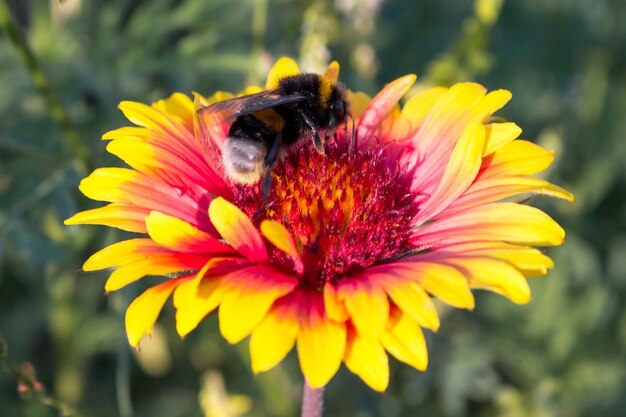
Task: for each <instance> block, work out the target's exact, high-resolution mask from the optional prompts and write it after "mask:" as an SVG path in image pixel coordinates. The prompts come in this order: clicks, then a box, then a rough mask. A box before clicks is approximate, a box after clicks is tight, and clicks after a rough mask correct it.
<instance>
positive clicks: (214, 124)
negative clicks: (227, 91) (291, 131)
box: [195, 90, 307, 153]
mask: <svg viewBox="0 0 626 417" xmlns="http://www.w3.org/2000/svg"><path fill="white" fill-rule="evenodd" d="M306 99H307V96H305V95H303V94H289V95H281V94H279V93H278V91H276V90H266V91H261V92H259V93H256V94H249V95H245V96H241V97H235V98H231V99H228V100H223V101H218V102H217V103H213V104H210V105H208V106H205V107H202V103H201V101H200V99H199V96H196V101H195V109H196V115H195V117H196V118H197V123H196V126H198V127H199V128H200V129H199V131H196V135H197V137H199V139H200V143H201V144H202V147H203V148H204V150H205V151H207V152H210V153H214V152H215V147H214V146H212V144H217V145H218V147H219V148H221V147H222V145H223V142H224V141H225V140H226V136H227V135H228V129H229V123H230V122H232V120H233V119H235V118H237V117H239V116H243V115H246V114H251V113H255V112H257V111H260V110H265V109H269V108H272V107H276V106H280V105H283V104H288V103H295V102H299V101H304V100H306Z"/></svg>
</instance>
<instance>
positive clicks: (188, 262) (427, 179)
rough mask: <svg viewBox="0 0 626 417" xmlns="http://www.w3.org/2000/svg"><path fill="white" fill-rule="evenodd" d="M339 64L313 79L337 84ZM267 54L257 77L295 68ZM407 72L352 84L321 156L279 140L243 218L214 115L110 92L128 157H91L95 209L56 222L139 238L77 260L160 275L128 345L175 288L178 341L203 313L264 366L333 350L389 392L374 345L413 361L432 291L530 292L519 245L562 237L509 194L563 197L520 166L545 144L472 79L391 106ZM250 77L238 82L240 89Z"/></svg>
mask: <svg viewBox="0 0 626 417" xmlns="http://www.w3.org/2000/svg"><path fill="white" fill-rule="evenodd" d="M338 70H339V67H338V65H337V64H336V63H333V64H331V65H330V66H329V69H328V71H327V72H326V74H325V76H326V77H328V78H331V79H336V77H337V75H338ZM297 73H298V67H297V64H296V63H295V62H294V61H293V60H291V59H288V58H282V59H280V60H279V61H278V62H277V63H276V64H275V66H274V67H273V69H272V70H271V72H270V74H269V77H268V86H271V85H273V84H274V83H276V80H278V79H280V77H284V76H288V75H292V74H297ZM414 81H415V76H413V75H408V76H404V77H401V78H399V79H397V80H395V81H393V82H391V83H390V84H388V85H387V86H386V87H385V88H384V89H383V90H382V91H381V92H380V93H379V94H378V95H376V96H375V97H374V98H373V99H370V98H369V97H367V96H366V95H365V94H363V93H349V98H350V105H351V109H352V115H353V119H352V121H350V122H349V123H348V125H349V126H346V127H345V129H344V128H340V129H339V130H338V132H337V134H336V137H335V140H333V141H330V143H327V145H326V154H325V155H321V154H319V153H318V152H316V151H315V150H314V148H313V147H312V146H311V145H310V144H309V142H310V141H307V140H303V141H302V143H301V144H300V146H296V147H294V148H291V149H289V150H286V151H285V152H284V155H283V157H282V158H281V159H280V161H279V162H278V163H277V165H276V167H275V168H274V170H273V174H272V175H273V187H272V191H271V193H270V196H269V198H268V200H267V201H266V203H265V205H264V206H263V209H262V211H261V215H260V216H259V218H258V220H257V219H256V218H255V221H253V220H252V219H251V218H252V215H253V213H254V212H255V211H256V209H257V207H259V204H261V201H260V197H259V192H258V187H256V186H241V185H237V184H232V183H230V182H229V180H228V179H227V177H226V176H225V175H224V169H223V166H222V165H221V161H220V152H221V146H222V144H223V143H224V140H225V138H226V134H227V132H228V127H229V125H228V123H227V121H225V120H224V119H223V118H221V116H220V115H219V114H215V115H209V116H206V117H207V119H205V120H204V122H205V124H204V127H205V129H204V130H203V129H202V128H201V124H200V121H199V120H198V117H199V116H198V113H197V112H196V109H197V108H199V107H201V106H204V105H207V104H209V103H212V102H215V101H219V100H222V99H224V98H228V97H231V95H229V94H227V93H222V92H218V93H216V94H215V95H213V96H212V97H210V98H208V99H205V98H203V97H201V96H199V95H196V97H195V103H194V102H192V100H191V99H190V98H189V97H187V96H186V95H183V94H180V93H176V94H174V95H172V96H171V97H170V98H168V99H166V100H161V101H159V102H157V103H155V104H153V105H152V106H147V105H144V104H140V103H134V102H122V103H121V104H120V109H121V110H122V112H124V114H125V115H126V117H127V118H128V119H129V120H130V121H131V122H133V123H134V124H135V125H136V126H132V127H122V128H120V129H116V130H113V131H110V132H108V133H106V134H105V135H104V138H105V139H110V140H111V142H109V144H108V146H107V150H108V151H109V152H111V153H112V154H114V155H116V156H118V157H119V158H120V159H122V160H123V161H124V162H126V163H127V164H128V165H129V166H130V168H99V169H96V170H95V171H94V172H93V173H92V174H91V175H89V176H88V177H87V178H85V179H84V180H82V182H81V184H80V190H81V191H82V192H83V193H84V194H85V195H86V196H87V197H89V198H91V199H94V200H99V201H106V202H109V203H110V204H108V205H106V206H104V207H100V208H96V209H93V210H87V211H83V212H81V213H78V214H76V215H75V216H73V217H71V218H70V219H68V220H67V221H66V224H99V225H106V226H111V227H117V228H120V229H122V230H126V231H130V232H136V233H139V234H142V235H143V237H137V238H133V239H129V240H126V241H122V242H119V243H115V244H113V245H111V246H108V247H106V248H104V249H102V250H100V251H99V252H97V253H95V254H94V255H92V256H91V257H90V258H89V259H88V260H87V261H86V262H85V264H84V266H83V269H84V270H85V271H94V270H100V269H105V268H115V270H114V271H113V272H112V274H111V276H110V277H109V279H108V280H107V282H106V285H105V288H106V291H115V290H118V289H120V288H122V287H124V286H126V285H127V284H130V283H132V282H134V281H137V280H139V279H141V278H143V277H145V276H147V275H169V277H168V278H167V279H165V280H164V281H162V282H160V283H158V284H156V285H154V286H153V287H151V288H149V289H148V290H146V291H145V292H144V293H143V294H141V295H140V296H139V297H137V298H136V299H135V300H134V301H133V302H132V303H131V305H130V306H129V307H128V310H127V313H126V329H127V333H128V340H129V342H130V344H131V345H132V346H135V347H137V346H138V344H139V341H140V339H141V338H142V336H144V335H145V334H149V333H150V332H151V330H152V327H153V325H154V323H155V321H156V319H157V316H158V315H159V312H160V310H161V309H162V307H163V305H164V303H165V302H166V300H167V299H168V298H169V297H170V296H171V295H172V294H173V301H174V307H175V309H176V329H177V331H178V333H179V334H180V335H181V336H185V335H186V334H188V333H189V332H191V331H192V330H193V329H195V328H196V327H197V326H198V324H199V323H200V321H201V320H203V319H204V318H205V317H206V316H207V315H209V314H210V313H212V312H217V315H218V318H219V327H220V332H221V333H222V335H223V336H224V338H226V340H227V341H228V342H230V343H237V342H240V341H242V340H243V339H245V338H246V337H248V336H250V354H251V359H252V369H253V371H254V372H255V373H256V372H261V371H266V370H268V369H270V368H272V367H274V366H275V365H276V364H277V363H279V362H280V361H281V360H282V359H283V358H284V357H285V355H287V353H288V352H289V351H291V349H292V348H293V347H294V345H297V352H298V357H299V361H300V367H301V369H302V371H303V373H304V376H305V378H306V379H307V382H308V383H309V384H310V386H312V387H313V388H317V387H321V386H324V385H325V384H326V383H327V382H328V381H329V380H330V379H331V378H332V377H333V375H335V373H336V372H337V370H338V369H339V367H340V365H341V363H342V362H343V363H345V365H346V366H347V368H348V369H349V370H350V371H352V372H354V373H355V374H357V375H358V376H359V377H360V378H361V379H362V380H363V381H364V382H365V383H366V384H368V385H369V386H370V387H372V388H373V389H375V390H378V391H382V390H384V389H385V388H386V387H387V384H388V379H389V367H388V356H387V354H388V353H389V354H391V355H393V356H394V357H395V358H397V359H398V360H399V361H402V362H405V363H407V364H409V365H411V366H413V367H414V368H416V369H418V370H424V369H425V368H426V366H427V362H428V359H427V350H426V344H425V341H424V336H423V333H422V329H423V328H426V329H430V330H434V331H436V330H437V329H438V327H439V318H438V315H437V311H436V308H435V305H434V303H433V300H432V297H434V298H438V299H439V300H441V301H442V302H443V303H446V304H448V305H450V306H453V307H457V308H465V309H472V308H473V307H474V297H473V295H472V291H471V290H472V289H485V290H490V291H493V292H496V293H499V294H502V295H504V296H505V297H507V298H509V299H510V300H511V301H513V302H515V303H520V304H522V303H527V302H528V301H529V300H530V290H529V287H528V283H527V280H526V277H536V276H540V275H544V274H546V272H547V270H548V269H549V268H551V267H552V266H553V263H552V261H551V260H550V259H549V258H548V257H547V256H546V255H544V254H543V253H542V252H541V251H539V250H537V249H535V248H533V247H532V246H533V245H542V246H545V245H559V244H561V243H562V242H563V238H564V231H563V229H562V228H561V227H560V226H559V225H558V224H557V223H556V222H555V221H554V220H552V219H551V218H550V217H549V216H548V215H546V214H545V213H543V212H542V211H540V210H538V209H536V208H533V207H530V206H528V205H526V204H522V203H517V202H511V201H501V200H503V199H507V198H510V197H512V196H517V195H520V194H529V193H531V194H546V195H549V196H553V197H558V198H562V199H566V200H570V201H571V200H572V199H573V197H572V195H571V194H570V193H568V192H567V191H565V190H563V189H562V188H560V187H558V186H556V185H553V184H550V183H549V182H547V181H545V180H542V179H537V178H532V177H529V175H531V174H535V173H537V172H540V171H542V170H544V169H545V168H546V167H548V166H549V165H550V164H551V162H552V160H553V154H552V152H550V151H547V150H545V149H543V148H541V147H540V146H538V145H535V144H533V143H531V142H528V141H524V140H519V139H517V138H518V136H519V135H520V133H521V129H520V128H519V127H518V126H517V125H516V124H515V123H512V122H501V121H496V119H493V120H492V119H491V115H492V114H493V113H494V112H495V111H497V110H498V109H500V108H501V107H503V106H504V105H505V104H506V103H507V102H508V101H509V99H510V98H511V94H510V93H509V92H508V91H505V90H497V91H493V92H490V93H487V92H486V90H485V88H484V87H482V86H481V85H478V84H475V83H460V84H455V85H453V86H452V87H450V88H432V89H428V90H425V91H423V92H421V93H419V94H417V95H415V96H413V97H411V98H410V99H409V100H408V101H406V103H405V104H404V106H402V108H400V106H399V105H398V104H397V103H398V101H399V100H400V98H401V97H402V96H403V95H404V94H405V93H406V92H407V91H408V90H409V88H410V87H411V86H412V84H413V83H414ZM258 90H259V89H258V88H256V89H248V90H246V92H247V93H250V92H254V91H258Z"/></svg>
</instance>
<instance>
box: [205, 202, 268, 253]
mask: <svg viewBox="0 0 626 417" xmlns="http://www.w3.org/2000/svg"><path fill="white" fill-rule="evenodd" d="M209 218H210V219H211V223H213V226H214V227H215V229H216V230H217V231H218V233H219V234H220V235H221V236H222V238H224V240H225V241H226V243H228V244H229V245H230V246H232V247H233V248H234V249H235V250H237V251H238V252H239V253H241V254H242V255H244V256H245V257H247V258H248V259H250V260H251V261H256V262H262V261H265V260H266V259H267V252H266V250H265V245H264V244H263V239H262V238H261V235H260V234H259V232H258V231H257V229H256V228H255V227H254V224H252V221H251V220H250V218H248V216H246V215H245V214H244V213H243V212H242V211H241V210H240V209H239V208H238V207H237V206H235V205H234V204H232V203H230V202H228V201H226V200H225V199H223V198H222V197H217V198H216V199H214V200H213V201H211V204H210V205H209Z"/></svg>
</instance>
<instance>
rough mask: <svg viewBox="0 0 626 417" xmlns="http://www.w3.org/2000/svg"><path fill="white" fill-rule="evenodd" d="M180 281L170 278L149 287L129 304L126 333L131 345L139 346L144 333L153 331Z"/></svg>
mask: <svg viewBox="0 0 626 417" xmlns="http://www.w3.org/2000/svg"><path fill="white" fill-rule="evenodd" d="M178 283H179V282H178V280H170V281H166V282H164V283H163V284H160V285H157V286H155V287H152V288H149V289H148V290H146V291H144V292H143V294H141V295H140V296H139V297H137V298H135V300H134V301H133V302H132V303H131V304H130V306H128V309H127V310H126V334H127V335H128V343H130V345H131V346H133V347H135V348H136V347H138V346H139V341H140V340H141V338H142V337H143V335H144V334H148V335H149V334H151V333H152V328H153V327H154V323H155V322H156V319H157V317H158V316H159V313H160V312H161V309H162V308H163V305H164V304H165V301H167V299H168V298H169V296H170V294H171V293H172V291H174V288H176V285H178Z"/></svg>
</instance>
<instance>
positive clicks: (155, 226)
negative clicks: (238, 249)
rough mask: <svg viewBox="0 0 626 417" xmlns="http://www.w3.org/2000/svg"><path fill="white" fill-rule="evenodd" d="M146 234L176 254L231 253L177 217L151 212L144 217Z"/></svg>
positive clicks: (228, 248) (228, 249)
mask: <svg viewBox="0 0 626 417" xmlns="http://www.w3.org/2000/svg"><path fill="white" fill-rule="evenodd" d="M146 227H147V229H148V234H149V235H150V237H151V238H152V240H154V241H155V242H156V243H158V244H159V245H161V246H164V247H166V248H168V249H170V250H173V251H177V252H191V253H225V254H226V253H232V254H234V252H233V251H232V249H231V248H230V247H228V246H226V245H224V244H223V243H222V242H220V241H218V240H217V239H215V238H214V237H213V236H211V235H210V234H208V233H206V232H204V231H202V230H200V229H198V228H196V227H195V226H192V225H191V224H189V223H187V222H186V221H184V220H181V219H179V218H178V217H174V216H170V215H167V214H164V213H161V212H159V211H152V212H150V215H149V216H148V217H146Z"/></svg>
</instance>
